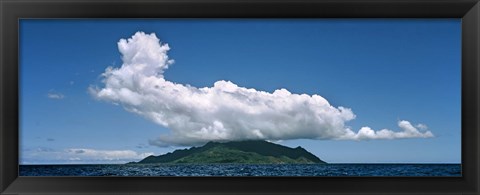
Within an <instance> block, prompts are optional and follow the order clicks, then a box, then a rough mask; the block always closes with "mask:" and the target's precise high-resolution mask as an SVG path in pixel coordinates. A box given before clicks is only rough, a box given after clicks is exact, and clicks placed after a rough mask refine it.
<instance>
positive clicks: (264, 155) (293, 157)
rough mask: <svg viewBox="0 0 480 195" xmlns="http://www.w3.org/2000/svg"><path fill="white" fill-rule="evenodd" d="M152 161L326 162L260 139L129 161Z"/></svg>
mask: <svg viewBox="0 0 480 195" xmlns="http://www.w3.org/2000/svg"><path fill="white" fill-rule="evenodd" d="M152 163H169V164H180V163H189V164H202V163H203V164H207V163H239V164H326V162H324V161H322V160H320V158H318V157H317V156H315V155H313V154H312V153H310V152H308V151H307V150H305V149H303V148H302V147H296V148H290V147H286V146H282V145H279V144H275V143H271V142H268V141H263V140H254V141H231V142H223V143H222V142H208V143H207V144H205V145H204V146H201V147H191V148H189V149H182V150H175V151H173V152H169V153H167V154H163V155H159V156H153V155H152V156H148V157H146V158H144V159H143V160H141V161H139V162H130V163H128V164H152Z"/></svg>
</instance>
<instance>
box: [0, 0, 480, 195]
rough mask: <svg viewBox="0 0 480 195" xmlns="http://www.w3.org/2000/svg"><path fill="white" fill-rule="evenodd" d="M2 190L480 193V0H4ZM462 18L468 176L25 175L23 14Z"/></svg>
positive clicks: (0, 30) (0, 19)
mask: <svg viewBox="0 0 480 195" xmlns="http://www.w3.org/2000/svg"><path fill="white" fill-rule="evenodd" d="M0 14H1V15H0V51H1V52H0V64H1V65H0V75H1V76H0V193H1V194H53V193H56V194H58V193H60V194H94V193H95V194H122V193H125V194H132V193H138V194H150V193H162V194H192V193H199V194H445V195H447V194H448V195H453V194H463V195H467V194H472V195H473V194H480V178H479V177H480V164H479V162H480V154H479V148H480V129H479V127H480V115H479V113H480V107H479V106H480V104H479V102H480V90H479V87H480V79H479V78H480V3H479V0H336V1H335V0H299V1H294V0H256V1H255V0H197V1H195V0H157V1H155V0H141V1H134V0H126V1H120V0H117V1H115V0H98V1H95V0H67V1H60V0H39V1H33V0H0ZM165 17H167V18H462V92H461V95H462V97H461V99H462V105H461V109H462V120H461V124H462V172H463V176H462V177H458V178H456V177H452V178H448V177H426V178H425V177H393V178H392V177H329V178H327V177H320V178H318V177H19V176H18V148H19V147H18V137H19V132H18V131H19V129H18V126H19V123H18V122H19V115H18V114H19V112H18V106H19V101H18V94H19V93H18V92H19V91H18V64H19V60H18V55H19V53H18V38H19V37H18V31H19V24H18V21H19V19H21V18H92V19H93V18H102V19H108V18H165Z"/></svg>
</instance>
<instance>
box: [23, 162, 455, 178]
mask: <svg viewBox="0 0 480 195" xmlns="http://www.w3.org/2000/svg"><path fill="white" fill-rule="evenodd" d="M461 170H462V167H461V165H460V164H274V165H271V164H268V165H265V164H262V165H254V164H181V165H178V164H128V165H127V164H124V165H119V164H116V165H20V174H19V175H20V176H457V177H458V176H461V175H462V174H461Z"/></svg>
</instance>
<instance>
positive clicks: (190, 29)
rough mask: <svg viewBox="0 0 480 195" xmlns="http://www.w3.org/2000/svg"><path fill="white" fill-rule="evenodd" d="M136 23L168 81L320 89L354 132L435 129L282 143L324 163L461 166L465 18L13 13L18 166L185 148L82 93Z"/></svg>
mask: <svg viewBox="0 0 480 195" xmlns="http://www.w3.org/2000/svg"><path fill="white" fill-rule="evenodd" d="M138 31H142V32H145V33H146V34H150V33H155V34H156V37H158V38H159V39H160V40H161V42H162V43H168V45H169V47H170V50H169V51H168V56H169V58H170V59H173V60H175V62H174V63H173V64H172V65H170V66H169V67H168V69H164V73H163V76H164V78H165V80H168V81H171V82H172V83H177V84H183V85H187V84H188V85H190V86H193V87H195V88H202V87H209V88H210V87H212V86H213V85H214V83H216V82H217V81H221V80H225V81H231V82H233V83H235V84H236V85H238V86H239V87H245V88H253V89H255V90H257V91H265V92H269V93H274V91H275V90H277V89H281V88H285V89H287V90H288V91H289V92H291V93H292V94H308V95H310V96H311V95H314V94H318V95H320V96H322V97H323V98H325V99H326V100H328V102H329V103H330V104H331V105H332V106H333V107H334V108H335V109H334V111H335V110H336V108H338V107H340V106H342V107H345V108H350V109H351V111H352V112H353V113H354V114H355V116H356V117H355V118H354V119H351V120H346V121H345V127H348V128H350V129H351V130H352V131H353V132H355V133H356V132H358V131H359V129H361V128H362V127H370V128H371V129H373V130H375V131H378V130H381V129H388V130H391V131H395V132H399V131H401V128H399V126H398V123H399V122H400V121H402V120H406V121H409V122H410V123H411V124H412V125H416V124H425V125H427V126H428V131H431V133H433V135H434V136H433V137H427V138H421V137H414V138H404V139H365V140H354V139H347V140H336V139H309V138H299V139H282V141H280V142H279V143H280V144H283V145H287V146H292V147H296V146H302V147H304V148H306V149H307V150H308V151H311V152H312V153H314V154H315V155H317V156H319V157H320V158H321V159H322V160H325V161H327V162H330V163H357V162H358V163H382V162H388V163H393V162H404V163H426V162H428V163H430V162H433V163H445V162H447V163H459V162H460V159H461V155H460V153H461V149H460V145H461V139H460V135H461V126H460V119H461V115H460V103H461V101H460V87H461V82H460V79H461V78H460V75H461V67H460V64H461V50H460V48H461V47H460V46H461V45H460V40H461V21H460V19H388V20H387V19H322V20H320V19H310V20H308V19H305V20H280V19H278V20H259V19H257V20H254V19H252V20H238V19H223V20H222V19H163V20H21V21H20V86H21V89H20V91H21V94H20V97H21V103H20V112H21V113H20V146H21V149H20V162H21V164H51V163H54V164H55V163H61V164H64V163H121V162H128V161H132V160H139V159H141V158H143V157H145V156H147V155H151V154H154V155H159V154H163V153H166V152H169V151H172V150H174V149H177V148H182V147H186V146H174V144H172V146H168V147H159V146H158V144H152V142H151V140H155V139H156V138H158V137H159V136H162V135H164V134H168V133H169V132H172V129H169V128H166V127H163V126H162V125H159V124H158V123H155V122H154V121H152V120H151V119H148V118H146V117H145V115H141V114H135V113H133V112H129V111H127V110H126V109H125V106H124V105H123V104H122V103H120V104H118V102H115V101H109V99H107V100H105V99H103V100H102V99H101V98H100V99H99V98H95V97H94V96H95V95H92V93H91V91H90V92H89V89H91V88H92V87H97V88H99V89H103V88H104V87H105V83H104V82H103V81H102V80H103V79H104V77H102V76H101V75H102V73H104V72H105V69H106V68H107V67H109V66H111V67H113V68H117V69H118V68H120V67H121V66H122V64H123V62H122V58H121V53H120V52H119V49H118V46H117V42H118V41H119V40H120V39H127V38H131V37H132V36H133V35H134V34H135V33H136V32H138ZM110 100H111V99H110ZM135 108H145V107H135ZM298 112H302V111H298ZM206 115H207V114H206ZM221 122H223V124H224V125H227V122H225V121H221ZM260 130H262V129H260ZM419 131H422V132H424V131H427V130H420V129H419ZM307 134H308V133H307ZM294 137H295V136H294ZM300 137H301V136H300ZM173 138H176V137H173ZM149 140H150V142H149ZM164 141H165V140H164ZM186 143H187V142H185V144H184V145H188V144H186ZM188 143H189V142H188ZM167 145H168V144H167Z"/></svg>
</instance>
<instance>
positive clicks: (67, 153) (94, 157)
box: [21, 147, 153, 164]
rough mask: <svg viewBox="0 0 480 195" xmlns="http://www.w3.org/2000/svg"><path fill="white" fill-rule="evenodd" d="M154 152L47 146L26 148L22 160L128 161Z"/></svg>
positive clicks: (61, 161)
mask: <svg viewBox="0 0 480 195" xmlns="http://www.w3.org/2000/svg"><path fill="white" fill-rule="evenodd" d="M150 155H153V153H152V152H144V153H139V152H136V151H133V150H98V149H92V148H68V149H64V150H54V149H51V148H46V147H39V148H34V149H26V150H24V153H23V154H22V159H21V161H22V162H37V163H42V162H47V163H48V162H50V163H52V162H53V163H67V164H69V163H126V162H131V161H138V160H141V159H143V158H145V157H147V156H150Z"/></svg>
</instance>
